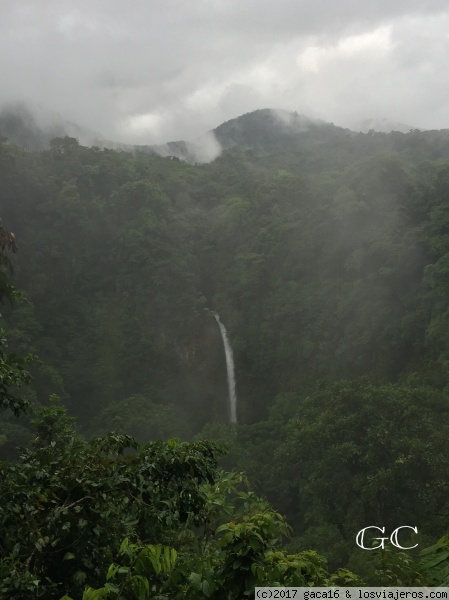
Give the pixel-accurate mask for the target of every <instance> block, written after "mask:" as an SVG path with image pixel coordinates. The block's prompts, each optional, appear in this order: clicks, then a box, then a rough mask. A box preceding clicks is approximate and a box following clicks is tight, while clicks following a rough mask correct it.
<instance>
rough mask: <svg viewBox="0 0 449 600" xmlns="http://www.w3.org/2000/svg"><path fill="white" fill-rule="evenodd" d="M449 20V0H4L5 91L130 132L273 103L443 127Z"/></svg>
mask: <svg viewBox="0 0 449 600" xmlns="http://www.w3.org/2000/svg"><path fill="white" fill-rule="evenodd" d="M447 31H449V8H448V7H447V3H446V2H443V1H442V0H433V1H432V0H428V1H426V2H425V3H423V2H422V1H421V0H398V1H396V2H391V0H388V1H387V0H379V1H378V2H371V3H362V2H360V0H339V2H334V1H333V0H314V1H313V2H312V0H307V1H305V2H297V0H280V1H279V2H277V3H275V4H274V3H273V2H268V0H257V1H256V0H246V1H245V2H241V1H239V2H237V0H198V2H195V3H186V2H183V1H182V0H170V1H169V2H166V1H163V0H155V1H154V2H147V1H144V0H134V1H133V2H132V3H129V2H124V0H89V1H88V0H78V1H77V2H75V1H74V0H41V1H40V2H39V3H37V2H35V0H21V2H16V1H15V0H3V2H2V18H1V20H0V70H1V72H2V89H1V91H0V104H5V103H7V102H16V101H22V102H26V103H27V104H30V105H32V106H35V105H37V104H40V105H42V106H44V107H45V108H46V109H49V110H50V111H53V113H57V114H58V115H60V117H61V118H62V119H64V120H68V121H71V122H73V123H77V124H80V125H84V126H86V127H88V128H90V129H92V130H94V131H99V132H100V133H101V134H102V135H103V136H104V137H105V138H107V139H111V140H117V141H120V142H124V143H132V144H163V143H164V142H167V141H168V140H176V139H190V140H193V139H196V138H198V137H199V136H201V134H203V133H204V132H206V131H209V130H210V129H212V128H213V127H215V126H217V125H218V124H219V123H221V122H223V121H225V120H229V119H230V118H232V117H235V116H237V115H239V114H242V113H245V112H248V111H251V110H254V109H257V108H263V107H280V108H286V109H288V110H296V111H298V112H299V113H303V114H308V115H310V116H316V117H321V118H323V119H327V120H330V121H333V122H335V123H336V124H343V125H348V124H350V122H351V120H354V121H357V120H360V119H363V118H368V117H369V118H383V117H388V118H391V119H393V120H400V121H405V122H407V123H411V124H412V125H416V126H420V127H426V128H433V127H437V128H442V127H447V126H448V124H449V105H448V104H447V94H448V91H449V89H448V88H449V78H448V76H447V68H446V62H447V58H446V57H447V55H448V51H449V38H448V34H447V33H446V32H447ZM211 147H212V146H211Z"/></svg>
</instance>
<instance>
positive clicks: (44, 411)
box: [0, 109, 449, 600]
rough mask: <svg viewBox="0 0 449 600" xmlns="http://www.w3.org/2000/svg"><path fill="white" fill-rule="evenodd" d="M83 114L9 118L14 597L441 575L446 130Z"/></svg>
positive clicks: (446, 499) (3, 279) (445, 456)
mask: <svg viewBox="0 0 449 600" xmlns="http://www.w3.org/2000/svg"><path fill="white" fill-rule="evenodd" d="M71 127H72V129H71V130H70V131H69V130H67V129H65V128H64V124H63V123H59V124H57V126H56V125H55V126H54V127H52V128H45V127H43V126H42V124H39V123H38V122H37V121H35V120H33V118H32V117H31V115H30V114H28V113H27V112H26V111H24V110H20V111H18V112H16V113H1V114H0V134H1V136H0V137H1V141H0V217H1V222H0V299H1V301H2V304H1V308H0V312H1V323H0V325H1V335H0V409H1V411H0V499H1V502H0V599H5V600H9V599H11V600H12V599H14V600H27V599H30V600H31V599H36V598H42V599H44V600H52V599H55V600H61V599H63V598H64V599H65V600H70V599H72V600H78V599H79V600H81V599H83V600H96V599H101V598H116V599H126V600H128V599H129V600H132V599H137V600H145V599H146V598H159V599H165V598H166V599H168V598H170V599H174V598H176V599H181V598H189V599H192V600H195V599H205V598H211V599H214V600H215V599H216V600H222V599H223V600H240V599H241V598H246V597H249V598H250V597H253V596H252V594H253V593H254V588H255V587H256V586H265V585H266V586H284V585H286V586H325V587H328V586H336V585H338V586H343V587H350V586H370V585H371V586H374V585H375V586H401V585H402V586H423V585H427V586H449V452H448V439H449V397H448V394H449V130H434V131H421V130H418V129H410V130H409V131H408V132H401V131H394V130H393V131H389V132H377V131H375V130H374V129H370V130H368V131H367V132H365V133H362V132H355V131H351V130H349V129H345V128H342V127H338V126H337V125H334V124H331V123H326V122H324V121H319V120H317V119H308V118H307V117H304V116H302V115H298V114H297V113H289V112H287V111H274V110H268V109H264V110H257V111H253V112H251V113H248V114H245V115H243V116H241V117H238V118H237V119H232V120H230V121H227V122H225V123H223V124H222V125H220V126H219V127H217V128H216V129H214V130H213V131H209V132H207V133H206V134H205V135H204V136H203V137H202V138H198V140H196V141H194V142H184V141H177V142H168V143H167V144H164V145H162V146H130V145H128V146H124V145H120V144H118V143H112V142H111V143H109V142H107V141H105V140H102V139H94V138H93V137H92V136H90V134H89V135H88V134H87V133H86V131H85V130H83V129H82V128H80V127H76V128H75V126H74V125H73V124H72V125H71ZM74 128H75V129H74ZM71 133H72V134H74V135H75V137H74V136H73V135H70V134H71ZM83 136H84V138H83ZM84 140H88V141H85V143H86V145H83V144H82V143H80V142H83V141H84ZM374 525H375V526H376V527H379V528H383V531H384V532H385V531H386V532H387V533H386V534H385V535H384V534H383V533H379V531H378V530H377V532H376V531H372V530H371V531H367V532H366V533H365V534H364V538H363V540H364V541H363V547H361V546H360V545H358V544H357V542H356V540H357V539H360V538H358V535H359V533H360V532H361V531H362V530H364V528H369V527H372V526H374ZM406 527H409V529H406ZM401 528H402V529H401ZM415 530H416V531H415ZM398 531H400V535H399V537H398V533H397V532H398ZM392 532H396V537H394V534H392ZM382 536H383V537H384V538H385V539H384V542H383V543H382V544H381V545H380V546H379V541H378V540H379V538H380V539H383V538H382ZM391 539H393V541H394V540H396V542H397V544H396V543H391ZM372 547H375V549H373V550H371V548H372ZM367 549H369V550H370V551H367Z"/></svg>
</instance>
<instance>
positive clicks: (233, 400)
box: [213, 312, 237, 423]
mask: <svg viewBox="0 0 449 600" xmlns="http://www.w3.org/2000/svg"><path fill="white" fill-rule="evenodd" d="M213 315H214V317H215V320H216V321H217V323H218V327H219V328H220V333H221V339H222V340H223V346H224V349H225V355H226V372H227V376H228V390H229V421H230V422H231V423H237V395H236V393H235V375H234V356H233V354H232V348H231V344H230V343H229V340H228V333H227V331H226V327H225V326H224V325H223V323H222V322H221V321H220V317H219V316H218V314H217V313H216V312H214V313H213Z"/></svg>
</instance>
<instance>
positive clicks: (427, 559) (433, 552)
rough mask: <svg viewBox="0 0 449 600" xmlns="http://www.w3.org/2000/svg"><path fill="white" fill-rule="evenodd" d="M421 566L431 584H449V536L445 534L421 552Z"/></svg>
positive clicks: (444, 585)
mask: <svg viewBox="0 0 449 600" xmlns="http://www.w3.org/2000/svg"><path fill="white" fill-rule="evenodd" d="M419 556H420V562H419V567H420V569H421V571H422V572H423V573H425V575H426V577H427V580H428V582H429V585H432V586H435V587H446V586H448V585H449V536H447V535H445V536H443V537H442V538H441V539H440V540H438V542H437V543H436V544H433V545H432V546H430V547H429V548H426V549H425V550H422V552H420V553H419Z"/></svg>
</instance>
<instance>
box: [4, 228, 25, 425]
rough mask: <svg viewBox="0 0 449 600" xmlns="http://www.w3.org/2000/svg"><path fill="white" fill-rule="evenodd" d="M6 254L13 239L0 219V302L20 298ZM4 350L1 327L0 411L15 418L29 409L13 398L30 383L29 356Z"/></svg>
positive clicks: (12, 244) (15, 246) (23, 401)
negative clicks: (7, 411) (13, 415)
mask: <svg viewBox="0 0 449 600" xmlns="http://www.w3.org/2000/svg"><path fill="white" fill-rule="evenodd" d="M9 252H17V245H16V240H15V236H14V234H13V233H11V232H10V231H7V230H5V229H4V228H3V225H2V220H1V219H0V302H2V301H3V300H4V298H8V299H9V300H13V299H14V298H17V297H19V294H18V293H17V292H16V290H15V288H14V287H13V285H12V284H11V283H10V280H9V277H8V274H11V273H12V264H11V259H10V257H9ZM0 316H1V315H0ZM6 348H7V343H6V338H5V331H4V330H3V329H2V328H0V408H8V409H10V410H12V411H13V413H14V414H15V415H16V416H17V415H19V414H20V413H22V412H25V410H26V408H27V406H28V403H27V401H26V400H24V399H22V398H20V397H19V396H17V395H16V392H15V389H17V388H18V387H20V386H22V385H24V384H27V383H29V382H30V380H31V376H30V374H29V372H28V371H27V370H26V368H25V365H26V364H27V363H29V362H30V360H31V357H29V356H27V357H25V358H21V357H19V356H16V355H15V354H8V353H7V351H6Z"/></svg>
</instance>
